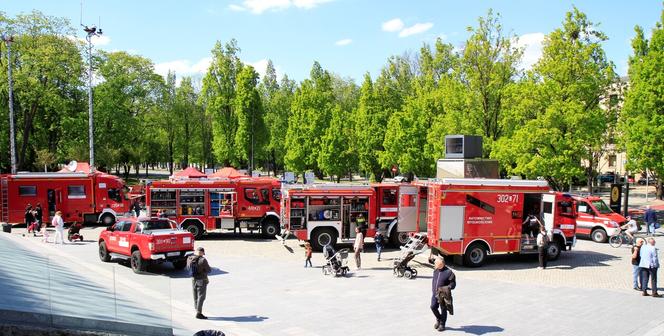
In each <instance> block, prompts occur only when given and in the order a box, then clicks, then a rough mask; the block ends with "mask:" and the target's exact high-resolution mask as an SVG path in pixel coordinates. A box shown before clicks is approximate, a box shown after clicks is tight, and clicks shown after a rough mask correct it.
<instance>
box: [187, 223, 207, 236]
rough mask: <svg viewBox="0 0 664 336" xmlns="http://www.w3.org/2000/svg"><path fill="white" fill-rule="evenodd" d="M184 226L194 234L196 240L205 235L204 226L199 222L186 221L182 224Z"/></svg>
mask: <svg viewBox="0 0 664 336" xmlns="http://www.w3.org/2000/svg"><path fill="white" fill-rule="evenodd" d="M182 228H183V229H185V230H186V231H189V233H191V234H192V235H194V239H196V240H198V239H200V238H201V237H202V236H203V227H202V226H201V225H200V224H199V223H185V224H183V225H182Z"/></svg>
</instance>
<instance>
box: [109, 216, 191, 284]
mask: <svg viewBox="0 0 664 336" xmlns="http://www.w3.org/2000/svg"><path fill="white" fill-rule="evenodd" d="M192 254H194V236H193V235H192V234H191V233H190V232H187V231H183V230H179V229H177V225H176V223H175V222H173V221H170V220H168V219H163V218H135V217H134V218H121V219H119V220H118V222H117V223H115V225H113V226H111V227H109V228H108V229H106V230H104V231H102V233H101V234H100V236H99V258H100V259H101V260H102V261H104V262H108V261H110V260H111V259H112V258H116V259H125V260H126V259H129V260H130V264H131V268H132V270H133V271H134V272H135V273H141V272H144V271H146V270H147V268H148V266H149V265H150V264H152V263H161V262H164V261H168V262H172V263H173V267H175V269H176V270H181V269H183V268H184V267H185V266H186V264H187V257H188V256H190V255H192Z"/></svg>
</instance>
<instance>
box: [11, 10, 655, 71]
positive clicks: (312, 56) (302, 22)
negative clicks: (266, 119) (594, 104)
mask: <svg viewBox="0 0 664 336" xmlns="http://www.w3.org/2000/svg"><path fill="white" fill-rule="evenodd" d="M573 5H576V6H577V7H578V8H579V9H580V10H582V11H583V12H585V13H586V14H587V15H588V17H589V19H590V20H591V21H593V22H595V23H599V28H600V29H601V30H602V31H604V32H605V33H606V34H607V35H608V37H609V41H607V42H606V43H605V44H604V47H605V50H606V53H607V55H608V57H609V59H610V60H611V61H613V62H614V63H615V65H616V70H617V72H618V73H619V74H621V75H624V74H625V73H626V71H627V66H626V64H627V59H628V57H629V55H630V53H631V48H630V44H629V43H630V42H629V41H630V39H631V38H632V37H633V36H634V30H633V28H634V26H635V25H641V26H642V27H644V28H645V29H646V31H647V32H648V35H649V34H650V29H651V28H652V27H653V26H654V24H655V23H656V22H657V21H658V19H659V17H660V12H661V10H662V2H661V1H659V0H657V1H654V0H649V1H599V0H596V1H576V2H571V1H535V0H530V1H506V0H503V1H434V0H411V1H388V0H385V1H369V0H365V1H361V0H232V1H189V2H184V1H175V0H162V1H156V0H155V1H126V0H122V1H108V0H106V1H99V0H85V1H84V13H83V21H84V23H89V24H91V23H97V20H98V17H101V27H102V28H103V30H104V32H105V34H104V37H103V39H101V40H100V41H98V46H99V47H100V48H103V49H105V50H126V51H130V52H132V53H135V54H140V55H143V56H146V57H148V58H150V59H152V60H153V62H154V63H155V65H156V69H157V71H158V72H160V73H164V72H166V71H168V69H172V70H175V71H176V73H177V74H178V76H182V75H194V76H200V74H202V73H203V72H204V71H205V69H206V65H207V63H208V62H209V57H210V49H211V48H212V47H213V46H214V43H215V41H216V40H221V41H222V42H225V41H228V40H229V39H231V38H236V39H237V40H238V43H239V46H240V48H241V49H242V52H241V55H240V57H241V59H242V60H243V61H244V62H245V63H249V64H252V65H254V66H255V67H256V68H257V69H258V70H259V72H262V71H263V70H264V67H265V64H266V60H267V59H271V60H272V61H273V63H274V64H275V66H276V67H277V70H278V73H279V74H284V73H285V74H288V76H289V77H291V78H294V79H297V80H302V79H304V78H306V77H307V76H308V74H309V70H310V68H311V65H312V63H313V61H314V60H318V61H319V62H320V63H321V65H322V66H323V67H324V68H326V69H328V70H331V71H333V72H335V73H337V74H339V75H341V76H343V77H351V78H355V79H356V81H357V82H360V81H361V78H362V75H363V74H364V73H365V72H366V71H369V72H370V73H371V74H372V76H373V77H375V76H376V75H377V74H378V72H379V71H380V68H381V67H382V66H383V65H384V64H385V61H386V59H387V58H388V57H389V56H390V55H396V54H402V53H404V52H407V51H416V50H417V49H418V48H419V47H420V46H421V45H422V43H425V42H428V43H431V42H432V41H434V40H435V38H436V37H442V38H444V40H445V41H446V42H449V43H452V44H454V45H461V44H462V43H463V42H464V41H465V39H466V38H467V37H468V33H467V31H466V28H467V27H468V26H474V25H475V24H476V22H477V17H479V16H482V15H485V14H486V12H487V10H488V9H489V8H493V9H494V11H497V12H499V13H500V14H501V15H502V23H503V26H504V27H505V28H506V29H507V30H511V31H512V32H513V33H514V34H516V35H518V36H521V43H522V44H523V45H524V46H526V47H527V49H526V53H525V56H524V57H525V63H526V64H525V66H528V64H531V63H533V62H534V61H536V59H537V57H538V55H539V52H540V48H541V40H542V38H543V36H544V35H545V34H547V33H549V32H550V31H552V30H553V29H555V28H557V27H559V26H560V25H561V22H562V20H563V18H564V15H565V12H566V11H568V10H570V9H571V8H572V6H573ZM33 9H37V10H40V11H42V12H44V13H45V14H47V15H53V16H63V17H67V18H69V19H70V20H71V22H72V24H73V25H75V26H76V27H77V29H78V24H79V13H80V0H60V1H45V0H44V1H31V0H20V1H19V0H9V1H3V6H2V8H0V10H2V11H5V12H6V13H7V14H9V15H15V14H17V13H21V12H29V11H31V10H33ZM77 32H78V34H79V36H80V37H83V32H82V31H81V29H78V31H77Z"/></svg>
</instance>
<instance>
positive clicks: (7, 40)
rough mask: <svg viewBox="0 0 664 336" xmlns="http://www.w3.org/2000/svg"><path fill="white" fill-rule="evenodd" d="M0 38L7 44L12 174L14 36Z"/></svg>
mask: <svg viewBox="0 0 664 336" xmlns="http://www.w3.org/2000/svg"><path fill="white" fill-rule="evenodd" d="M2 40H3V41H5V44H6V45H7V82H8V86H9V151H10V156H11V158H10V161H11V166H12V174H16V135H15V132H16V126H15V125H14V81H13V79H12V61H11V60H12V42H14V37H13V36H11V35H7V34H5V33H3V34H2Z"/></svg>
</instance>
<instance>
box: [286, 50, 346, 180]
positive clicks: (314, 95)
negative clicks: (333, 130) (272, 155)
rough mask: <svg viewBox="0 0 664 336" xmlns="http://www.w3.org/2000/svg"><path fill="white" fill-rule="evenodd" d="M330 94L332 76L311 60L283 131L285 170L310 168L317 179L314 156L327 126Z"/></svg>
mask: <svg viewBox="0 0 664 336" xmlns="http://www.w3.org/2000/svg"><path fill="white" fill-rule="evenodd" d="M333 107H334V93H333V91H332V79H331V76H330V74H329V72H327V71H326V70H324V69H323V68H322V67H321V66H320V64H319V63H318V62H314V65H313V67H312V69H311V74H310V78H309V79H305V80H304V81H303V82H302V84H301V85H300V87H299V88H298V89H297V90H296V91H295V95H294V98H293V103H292V106H291V111H292V114H291V117H290V118H289V119H288V131H287V132H286V156H285V158H284V161H285V163H286V167H287V169H291V170H293V171H296V172H298V173H301V172H304V171H305V170H307V169H312V170H313V171H314V172H315V173H316V174H317V175H318V176H319V178H320V177H322V176H321V171H320V169H319V167H318V164H317V163H318V162H317V160H318V157H319V153H320V148H321V138H322V135H323V134H325V130H326V129H327V127H328V126H329V121H330V116H331V111H332V108H333Z"/></svg>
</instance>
